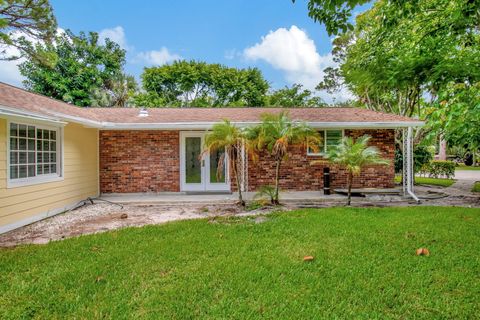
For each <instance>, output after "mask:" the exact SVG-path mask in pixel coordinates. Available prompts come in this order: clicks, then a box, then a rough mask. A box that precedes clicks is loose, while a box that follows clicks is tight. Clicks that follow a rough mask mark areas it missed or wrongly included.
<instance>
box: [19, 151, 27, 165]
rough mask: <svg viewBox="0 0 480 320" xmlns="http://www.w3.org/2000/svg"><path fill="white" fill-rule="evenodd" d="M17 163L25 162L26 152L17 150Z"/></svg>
mask: <svg viewBox="0 0 480 320" xmlns="http://www.w3.org/2000/svg"><path fill="white" fill-rule="evenodd" d="M18 163H20V164H25V163H27V153H26V152H19V153H18Z"/></svg>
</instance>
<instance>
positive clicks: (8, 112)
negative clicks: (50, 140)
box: [0, 105, 67, 126]
mask: <svg viewBox="0 0 480 320" xmlns="http://www.w3.org/2000/svg"><path fill="white" fill-rule="evenodd" d="M0 117H1V118H6V119H9V120H14V121H15V120H17V121H22V120H23V121H25V120H29V121H31V122H35V123H42V124H54V125H57V126H58V125H61V126H64V125H66V124H67V123H66V122H64V121H61V119H59V118H57V117H49V116H45V115H43V114H39V113H36V112H30V111H23V110H18V109H15V108H10V107H5V106H2V105H0Z"/></svg>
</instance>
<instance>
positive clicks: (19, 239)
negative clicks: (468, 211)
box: [0, 187, 480, 247]
mask: <svg viewBox="0 0 480 320" xmlns="http://www.w3.org/2000/svg"><path fill="white" fill-rule="evenodd" d="M445 190H447V189H441V188H431V187H416V189H415V192H416V193H417V195H418V196H419V197H420V198H421V199H422V202H421V203H420V204H417V203H416V202H414V201H412V199H404V198H402V197H399V196H383V195H382V196H369V197H366V198H354V199H353V201H352V206H356V207H387V206H412V205H413V206H417V205H427V206H464V207H480V196H478V195H474V196H472V194H466V193H464V194H463V195H461V194H459V193H453V194H448V193H446V192H445ZM448 190H451V189H448ZM442 191H443V192H442ZM342 205H343V202H342V203H340V202H326V201H314V200H313V201H312V200H311V201H308V202H303V203H302V202H301V201H300V202H295V203H287V204H286V205H285V206H284V207H282V208H280V209H282V210H292V209H297V208H327V207H332V206H342ZM276 210H279V208H274V207H273V208H272V207H268V208H263V209H262V208H260V209H257V210H253V211H243V210H241V208H240V207H239V206H237V205H235V204H212V205H205V204H188V203H186V204H185V203H184V204H170V205H167V204H162V205H126V206H124V207H123V208H120V207H119V206H118V205H115V204H109V203H98V204H93V205H91V204H88V205H85V206H83V207H80V208H78V209H76V210H73V211H70V212H66V213H63V214H59V215H56V216H54V217H51V218H48V219H45V220H42V221H39V222H36V223H33V224H31V225H28V226H25V227H22V228H19V229H16V230H13V231H10V232H8V233H5V234H2V235H0V247H12V246H16V245H20V244H29V243H33V244H44V243H48V242H49V241H55V240H61V239H64V238H70V237H76V236H80V235H85V234H92V233H98V232H105V231H108V230H114V229H120V228H125V227H134V226H136V227H139V226H144V225H150V224H161V223H165V222H169V221H177V220H187V219H201V218H210V220H209V221H210V222H211V223H218V222H219V221H221V219H220V220H218V219H216V218H221V217H231V216H236V217H245V216H259V217H257V218H255V220H254V223H264V222H266V221H268V219H267V218H266V217H263V215H265V214H268V213H270V212H272V211H276ZM222 221H223V220H222ZM230 222H231V221H230ZM230 222H229V223H230Z"/></svg>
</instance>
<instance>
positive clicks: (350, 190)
mask: <svg viewBox="0 0 480 320" xmlns="http://www.w3.org/2000/svg"><path fill="white" fill-rule="evenodd" d="M352 184H353V173H352V172H351V171H349V172H348V178H347V186H348V196H347V206H349V205H350V204H351V202H352Z"/></svg>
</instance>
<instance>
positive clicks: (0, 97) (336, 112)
mask: <svg viewBox="0 0 480 320" xmlns="http://www.w3.org/2000/svg"><path fill="white" fill-rule="evenodd" d="M0 107H7V108H12V109H15V110H18V111H25V112H33V113H36V114H39V115H44V116H56V117H59V118H65V119H67V120H68V119H70V120H72V119H71V117H77V118H81V119H85V120H91V121H98V122H111V123H125V124H133V123H139V124H142V123H192V122H217V121H219V120H222V119H229V120H231V121H233V122H255V121H258V120H259V118H260V115H261V114H263V113H265V112H280V111H284V110H288V111H289V113H290V117H291V118H292V119H293V120H301V121H307V122H347V123H348V122H382V123H389V122H395V123H398V122H412V121H413V122H418V121H417V120H414V119H411V118H408V117H402V116H399V115H394V114H386V113H381V112H376V111H372V110H367V109H359V108H337V107H332V108H288V109H287V108H257V107H250V108H248V107H244V108H236V107H232V108H149V109H148V117H139V116H138V114H139V109H138V108H81V107H77V106H73V105H70V104H67V103H64V102H62V101H58V100H55V99H51V98H48V97H45V96H42V95H39V94H35V93H31V92H28V91H26V90H23V89H20V88H16V87H13V86H10V85H8V84H5V83H1V82H0ZM81 119H80V120H81Z"/></svg>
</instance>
